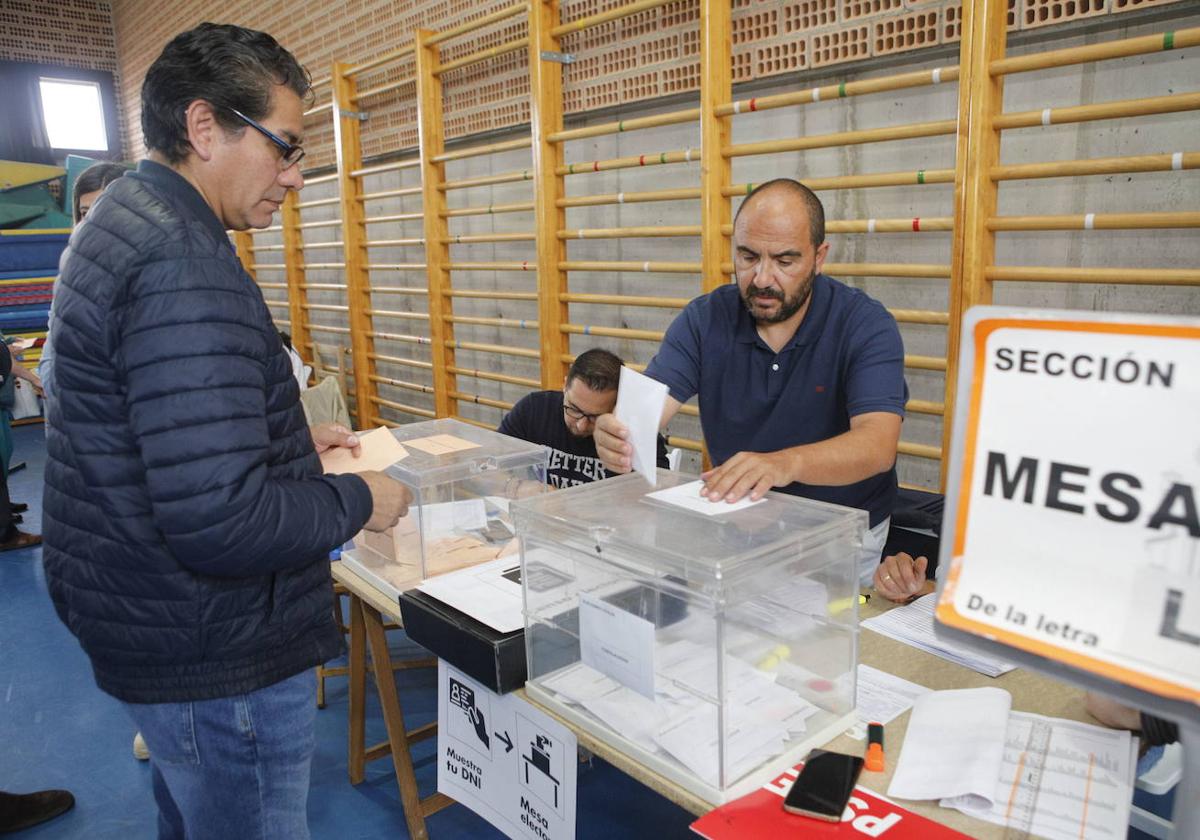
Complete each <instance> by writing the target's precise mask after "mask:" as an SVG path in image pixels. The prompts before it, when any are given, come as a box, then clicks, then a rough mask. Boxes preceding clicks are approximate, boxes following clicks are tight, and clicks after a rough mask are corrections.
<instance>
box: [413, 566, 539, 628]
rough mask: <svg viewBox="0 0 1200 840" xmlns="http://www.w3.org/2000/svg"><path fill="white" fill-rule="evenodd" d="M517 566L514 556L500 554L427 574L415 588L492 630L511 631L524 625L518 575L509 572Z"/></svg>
mask: <svg viewBox="0 0 1200 840" xmlns="http://www.w3.org/2000/svg"><path fill="white" fill-rule="evenodd" d="M520 568H521V564H520V562H519V560H518V558H516V557H503V558H501V559H499V560H493V561H492V562H490V563H483V564H482V565H479V566H472V567H471V568H469V569H462V570H460V571H457V572H449V573H448V574H444V575H438V576H437V577H432V578H429V579H428V580H426V581H425V582H423V583H422V584H421V585H420V586H418V587H417V589H419V590H421V591H422V592H424V593H425V594H427V595H430V596H432V597H434V598H437V599H438V600H439V601H441V602H442V603H443V604H448V605H449V606H451V607H454V609H456V610H459V611H460V612H464V613H466V614H467V615H469V616H471V618H474V619H476V620H477V621H482V622H483V623H484V624H486V625H487V626H488V627H491V628H492V629H493V630H496V631H498V632H500V633H512V632H513V631H515V630H520V629H521V628H522V627H524V626H525V617H524V615H523V613H522V608H523V606H524V601H523V600H522V596H521V584H520V583H519V581H520V578H519V577H517V576H516V575H514V574H511V573H512V572H513V571H514V570H517V571H519V570H520ZM506 574H508V575H509V577H505V575H506Z"/></svg>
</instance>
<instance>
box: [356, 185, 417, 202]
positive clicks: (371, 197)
mask: <svg viewBox="0 0 1200 840" xmlns="http://www.w3.org/2000/svg"><path fill="white" fill-rule="evenodd" d="M420 194H421V188H420V187H404V188H403V189H399V190H381V191H379V192H371V193H363V194H362V195H360V196H357V197H356V199H355V200H356V201H375V200H376V199H381V198H395V197H397V196H403V195H420Z"/></svg>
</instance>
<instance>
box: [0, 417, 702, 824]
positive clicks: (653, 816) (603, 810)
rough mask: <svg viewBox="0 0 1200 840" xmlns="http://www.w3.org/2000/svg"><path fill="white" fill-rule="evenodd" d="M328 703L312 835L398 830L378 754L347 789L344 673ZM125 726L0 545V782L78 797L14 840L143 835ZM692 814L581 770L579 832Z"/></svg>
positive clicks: (426, 750) (19, 480) (463, 813)
mask: <svg viewBox="0 0 1200 840" xmlns="http://www.w3.org/2000/svg"><path fill="white" fill-rule="evenodd" d="M14 437H15V442H16V454H15V455H14V461H25V462H26V463H27V465H28V466H27V467H26V469H24V470H21V471H19V472H17V473H14V474H13V475H12V477H11V479H10V490H11V493H12V498H13V500H14V501H23V502H28V503H29V506H30V509H29V512H28V513H26V514H25V524H24V525H23V526H22V527H23V528H25V529H26V530H30V531H34V532H37V531H39V529H40V526H41V481H42V472H43V467H44V464H45V457H46V452H45V444H44V439H43V437H42V429H41V427H40V426H24V427H20V428H17V429H15V430H14ZM406 644H411V643H407V642H406V641H405V640H404V639H403V637H402V635H400V638H399V639H398V640H397V641H396V646H397V648H403V647H404V646H405V645H406ZM435 677H436V673H435V672H434V671H432V670H424V671H401V672H399V673H398V674H397V684H398V685H399V687H400V691H401V698H402V701H403V703H404V707H405V713H406V716H407V721H406V722H407V723H408V725H409V726H410V727H412V726H417V725H420V724H421V723H424V722H427V721H429V720H432V719H433V717H434V716H435V714H436V711H437V697H436V694H435V682H436V681H435ZM327 700H328V705H327V707H326V708H325V709H324V710H323V711H321V712H319V713H318V715H317V752H316V756H315V758H314V762H313V778H312V793H311V795H310V797H309V803H308V815H309V823H310V825H311V827H312V834H313V837H314V838H330V840H334V839H335V838H336V840H367V839H368V838H388V840H395V838H404V837H407V836H408V835H407V831H406V828H405V824H404V818H403V813H402V811H401V808H400V795H399V791H398V790H397V788H396V783H395V775H394V774H393V771H392V766H391V762H390V761H386V760H381V761H377V762H374V763H373V764H372V765H370V766H369V768H368V771H367V780H366V781H365V782H364V783H363V784H361V785H359V786H357V787H354V786H352V785H351V784H350V783H349V781H348V779H347V776H346V683H345V680H344V679H333V680H330V682H329V683H328V697H327ZM367 714H368V731H367V737H368V740H369V741H371V742H377V741H382V740H383V738H384V736H385V733H384V729H383V720H382V718H381V717H380V715H379V708H378V704H377V703H376V702H375V701H374V698H373V697H369V698H368V704H367ZM133 733H134V727H133V724H132V723H131V722H130V721H129V719H128V717H126V715H125V713H124V711H123V709H122V708H121V706H120V705H119V704H118V703H117V702H116V701H115V700H113V699H112V698H111V697H108V696H107V695H105V694H103V693H101V692H100V691H99V689H97V688H96V685H95V682H94V681H93V679H92V674H91V669H90V667H89V665H88V660H87V657H86V656H84V654H83V652H82V651H81V650H80V648H79V645H78V643H77V642H76V641H75V639H74V638H73V637H72V636H71V635H70V634H69V633H68V632H67V630H66V628H65V627H64V626H63V625H62V624H61V623H60V622H59V620H58V618H57V617H56V616H55V614H54V610H53V608H52V606H51V604H50V599H49V596H48V595H47V594H46V584H45V580H44V578H43V575H42V565H41V549H40V548H37V549H29V550H25V551H12V552H6V553H0V789H2V790H8V791H13V792H24V791H30V790H37V789H41V788H48V787H63V788H67V789H68V790H70V791H72V792H73V793H74V794H75V797H76V801H77V804H76V806H75V809H74V810H73V811H71V812H70V813H68V814H66V815H64V816H62V817H60V818H58V819H57V820H54V821H52V822H50V823H45V824H43V825H41V826H38V827H37V828H33V829H29V830H27V831H26V832H23V833H21V834H19V835H13V836H19V837H21V838H30V840H34V839H35V838H55V840H59V839H60V838H61V839H62V840H74V838H80V839H81V840H82V838H88V840H104V839H105V838H121V840H141V838H152V837H154V836H155V829H154V825H155V823H154V815H155V806H154V800H153V797H152V796H151V793H150V772H149V767H148V765H147V764H145V763H143V762H139V761H136V760H135V759H134V758H133V755H132V753H131V751H130V744H131V741H132V738H133ZM433 756H434V746H433V742H432V741H429V742H425V743H424V744H420V745H418V746H417V750H416V753H415V756H414V757H415V760H416V766H417V776H418V780H419V782H420V783H421V786H422V793H423V794H427V793H431V792H432V791H433V789H434V787H435V778H434V763H433ZM691 821H692V818H691V817H690V815H688V814H687V813H686V812H684V811H682V810H681V809H679V808H677V807H675V806H674V805H672V804H670V803H669V802H667V801H666V800H664V799H662V798H661V797H659V796H657V795H656V794H654V793H652V792H651V791H649V790H648V789H646V788H645V787H643V786H641V785H639V784H638V783H636V782H634V781H632V780H631V779H630V778H628V777H627V776H625V775H624V774H622V773H620V772H619V771H617V770H615V769H613V768H612V767H611V766H609V765H606V764H604V763H603V762H600V761H595V762H594V764H593V765H592V766H587V765H584V766H581V767H580V772H579V790H578V818H577V823H578V837H580V838H605V840H614V839H615V838H637V837H652V838H654V840H670V838H685V837H695V835H693V834H691V833H690V832H689V831H688V824H689V823H690V822H691ZM428 826H429V834H430V837H432V838H434V840H440V838H491V837H502V836H503V835H501V834H500V833H499V832H498V831H496V830H495V829H493V828H492V827H491V826H490V825H488V824H487V823H485V822H484V821H483V820H482V819H480V818H479V817H477V816H475V814H473V813H472V812H470V811H468V810H467V809H466V808H465V807H463V806H461V805H453V806H451V807H450V808H447V809H446V810H444V811H442V812H440V813H438V814H436V815H434V816H433V817H431V818H430V819H429V820H428ZM230 840H236V838H230Z"/></svg>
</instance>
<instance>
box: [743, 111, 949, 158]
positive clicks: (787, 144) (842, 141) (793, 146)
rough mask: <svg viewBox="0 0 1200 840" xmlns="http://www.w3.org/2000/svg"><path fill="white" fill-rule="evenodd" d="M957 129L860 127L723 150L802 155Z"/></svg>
mask: <svg viewBox="0 0 1200 840" xmlns="http://www.w3.org/2000/svg"><path fill="white" fill-rule="evenodd" d="M957 128H958V122H957V121H956V120H936V121H934V122H923V123H912V124H909V125H895V126H885V127H883V128H860V129H857V130H855V131H838V132H834V133H833V134H812V135H809V136H807V137H797V138H795V139H792V140H764V141H761V142H758V143H736V144H734V145H732V146H728V147H727V148H725V149H723V150H722V154H724V155H725V156H726V157H745V156H747V155H776V154H781V153H783V152H799V151H804V150H806V149H828V148H831V147H834V146H854V145H860V144H863V143H884V142H888V141H891V140H912V139H915V138H919V137H940V136H942V135H945V134H954V132H955V131H956V130H957Z"/></svg>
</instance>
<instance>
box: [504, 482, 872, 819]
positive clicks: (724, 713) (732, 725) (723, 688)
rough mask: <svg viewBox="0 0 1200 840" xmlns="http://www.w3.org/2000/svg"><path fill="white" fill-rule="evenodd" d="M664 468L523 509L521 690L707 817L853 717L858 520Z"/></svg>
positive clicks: (519, 517) (519, 525)
mask: <svg viewBox="0 0 1200 840" xmlns="http://www.w3.org/2000/svg"><path fill="white" fill-rule="evenodd" d="M694 481H695V477H694V476H687V475H684V474H681V473H678V472H670V471H667V470H660V471H659V474H658V485H657V488H656V490H655V491H654V492H653V494H652V495H651V494H650V489H649V488H648V487H647V485H646V482H645V481H643V480H642V479H640V478H639V477H637V476H632V475H631V476H622V477H619V478H614V479H609V480H607V481H603V482H598V483H593V484H589V485H584V486H581V487H575V488H571V489H568V490H561V491H557V492H555V493H552V494H548V495H546V496H542V497H538V498H535V499H524V500H521V501H518V502H515V503H514V504H513V506H512V512H513V524H514V525H515V527H516V529H517V533H518V534H519V535H520V537H521V548H522V556H521V564H522V578H523V581H522V582H523V586H524V597H525V620H526V624H525V644H526V659H527V666H528V682H527V684H526V689H527V691H528V693H529V695H530V697H532V698H533V699H534V700H535V701H536V702H538V703H541V704H543V705H546V706H548V707H550V708H552V709H553V710H554V711H555V712H556V713H559V714H561V715H563V716H564V717H566V718H568V719H570V720H571V721H572V722H574V723H575V724H577V725H579V726H581V727H583V728H584V729H587V730H588V731H590V732H592V733H593V734H595V735H597V737H601V738H604V739H605V740H606V741H608V742H609V743H612V744H615V745H616V746H617V747H618V748H619V749H620V750H622V751H623V752H625V753H627V754H628V755H629V756H630V757H632V758H634V759H636V760H638V761H640V762H641V763H642V764H644V765H646V766H647V767H649V768H651V769H652V770H654V771H656V772H658V773H660V774H662V775H663V776H666V777H667V778H669V779H671V780H673V781H675V782H677V783H678V784H680V785H682V786H683V787H685V788H687V789H688V790H690V791H691V792H693V793H695V794H696V795H697V796H700V797H702V798H704V799H706V800H707V801H709V802H711V803H713V804H714V805H716V804H720V803H723V802H726V801H729V800H730V799H733V798H736V797H738V796H741V795H743V794H744V793H746V792H748V791H750V790H752V789H753V788H755V787H756V786H758V785H761V784H763V783H764V782H765V781H767V780H769V779H770V778H771V777H772V776H773V775H774V774H776V773H777V772H778V770H779V768H780V767H786V766H790V763H794V762H796V761H799V760H802V759H803V757H804V756H805V755H806V754H807V752H808V750H809V749H811V748H813V747H816V746H821V745H822V744H824V743H825V742H827V741H828V740H830V739H831V738H833V737H834V736H836V735H837V734H839V733H841V732H842V731H844V730H845V729H846V728H848V727H849V726H850V725H852V724H853V722H854V716H853V712H854V697H855V684H854V680H855V673H856V666H857V658H858V618H857V595H858V583H857V572H856V565H857V556H858V550H859V546H860V544H861V540H862V535H863V533H864V531H865V530H866V527H867V515H866V513H865V512H863V511H858V510H852V509H850V508H843V507H839V506H837V505H829V504H824V503H820V502H812V501H809V500H806V499H800V498H797V497H794V496H788V495H784V494H777V493H771V494H768V496H767V497H766V499H765V500H764V501H762V502H759V503H757V504H752V505H748V506H743V507H732V508H731V509H726V508H718V509H710V508H707V507H706V506H705V505H704V504H698V503H696V502H695V500H693V499H691V498H690V496H688V495H687V494H690V493H694V492H698V491H697V490H696V489H695V488H694V487H693V486H691V485H692V483H693V482H694Z"/></svg>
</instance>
